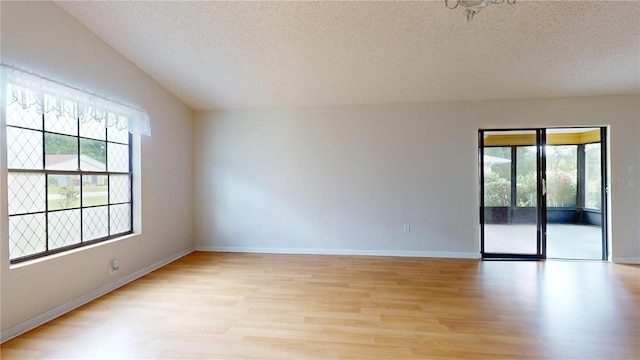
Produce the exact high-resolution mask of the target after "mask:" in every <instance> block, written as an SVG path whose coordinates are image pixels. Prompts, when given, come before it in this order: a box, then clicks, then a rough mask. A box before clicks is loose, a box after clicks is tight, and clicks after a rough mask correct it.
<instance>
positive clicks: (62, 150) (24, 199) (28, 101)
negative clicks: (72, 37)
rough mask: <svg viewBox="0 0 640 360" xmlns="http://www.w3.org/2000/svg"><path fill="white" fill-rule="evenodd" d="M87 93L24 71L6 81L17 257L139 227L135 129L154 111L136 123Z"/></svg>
mask: <svg viewBox="0 0 640 360" xmlns="http://www.w3.org/2000/svg"><path fill="white" fill-rule="evenodd" d="M12 75H16V74H15V73H12ZM23 75H24V76H26V80H25V78H23V77H21V76H23ZM12 79H15V82H12V81H11V80H12ZM22 83H25V84H27V85H26V86H23V85H22ZM58 93H59V94H60V95H58ZM85 95H87V94H86V93H81V92H80V91H79V90H76V89H73V88H69V89H67V88H66V87H65V86H64V85H62V84H59V83H53V82H51V81H49V80H47V79H44V78H41V77H33V76H31V75H30V74H22V73H21V72H18V74H17V76H16V77H13V78H11V77H10V79H9V80H8V81H7V82H6V98H5V99H2V100H4V101H5V107H4V109H5V113H4V119H5V124H6V127H5V130H6V144H7V146H6V161H7V168H6V169H7V203H8V209H7V210H8V216H9V257H10V260H11V262H12V263H16V262H20V261H24V260H28V259H33V258H37V257H41V256H45V255H48V254H52V253H56V252H60V251H64V250H68V249H72V248H77V247H81V246H84V245H89V244H93V243H96V242H100V241H104V240H108V239H112V238H116V237H119V236H122V235H125V234H129V233H132V231H133V201H132V199H133V190H132V189H133V187H132V179H133V172H132V159H131V158H132V146H131V139H132V136H131V134H130V130H131V126H133V127H134V128H138V129H143V131H140V132H139V133H145V134H147V135H148V134H149V126H148V117H146V113H144V114H143V115H144V116H142V117H141V119H142V122H138V123H136V122H135V121H131V119H130V118H128V117H127V113H126V112H122V111H120V112H114V111H113V109H114V108H115V109H116V110H122V109H123V108H124V107H125V105H121V104H114V105H113V106H112V105H111V104H110V103H109V102H108V101H105V99H98V101H96V99H95V97H94V95H92V94H89V97H88V100H86V101H83V100H85V99H84V98H83V96H85ZM125 110H126V109H125ZM132 113H133V112H132Z"/></svg>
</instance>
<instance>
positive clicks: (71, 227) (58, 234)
mask: <svg viewBox="0 0 640 360" xmlns="http://www.w3.org/2000/svg"><path fill="white" fill-rule="evenodd" d="M80 241H81V238H80V210H79V209H76V210H66V211H54V212H50V213H49V250H54V249H57V248H61V247H65V246H69V245H74V244H78V243H80Z"/></svg>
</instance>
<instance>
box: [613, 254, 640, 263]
mask: <svg viewBox="0 0 640 360" xmlns="http://www.w3.org/2000/svg"><path fill="white" fill-rule="evenodd" d="M611 260H612V261H613V262H614V263H616V264H640V257H619V256H614V257H612V258H611Z"/></svg>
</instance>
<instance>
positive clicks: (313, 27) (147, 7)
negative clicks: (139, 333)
mask: <svg viewBox="0 0 640 360" xmlns="http://www.w3.org/2000/svg"><path fill="white" fill-rule="evenodd" d="M56 3H57V4H58V5H59V6H60V7H61V8H62V9H64V10H65V11H66V12H67V13H69V14H70V15H71V16H73V17H74V18H76V19H77V20H78V21H80V22H81V23H82V24H84V25H85V26H86V27H87V28H89V29H90V30H91V31H92V32H94V33H95V34H97V35H98V36H99V37H100V38H102V39H103V40H104V41H106V42H107V43H108V44H109V45H111V46H112V47H113V48H115V49H116V50H117V51H119V52H120V53H122V54H123V55H124V56H126V57H127V58H129V59H130V60H131V61H132V62H133V63H135V64H136V65H137V66H139V67H140V68H141V69H142V70H143V71H145V72H146V73H148V74H149V75H151V76H152V77H153V78H155V79H156V80H157V81H158V82H160V83H161V84H162V85H164V86H165V87H166V88H167V89H168V90H169V91H171V92H172V93H174V94H175V95H176V96H177V97H179V98H180V99H182V100H183V101H184V102H185V103H186V104H187V105H189V106H191V107H192V108H194V109H224V108H255V107H282V106H314V105H338V104H373V103H390V102H414V101H440V100H482V99H516V98H517V99H523V98H542V97H568V96H588V95H619V94H633V95H637V94H640V1H611V2H606V1H546V2H543V1H523V0H518V2H517V3H516V4H515V5H507V4H506V3H504V4H501V5H492V6H490V7H488V8H487V9H485V10H483V11H482V12H481V13H480V14H478V15H477V16H476V17H475V18H474V19H473V20H472V21H467V20H466V18H465V16H464V15H463V13H462V10H460V9H456V10H448V9H446V8H445V6H444V3H443V2H441V1H418V2H208V1H205V2H192V1H187V2H175V1H174V2H159V1H151V2H137V1H126V2H120V1H99V2H98V1H96V2H93V1H91V2H90V1H79V2H66V1H57V2H56Z"/></svg>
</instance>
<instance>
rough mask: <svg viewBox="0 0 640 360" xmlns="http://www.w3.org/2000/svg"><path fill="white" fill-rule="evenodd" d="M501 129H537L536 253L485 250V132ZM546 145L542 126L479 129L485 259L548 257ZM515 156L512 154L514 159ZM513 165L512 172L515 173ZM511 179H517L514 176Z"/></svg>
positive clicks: (481, 249)
mask: <svg viewBox="0 0 640 360" xmlns="http://www.w3.org/2000/svg"><path fill="white" fill-rule="evenodd" d="M500 131H505V132H509V131H535V133H536V144H535V146H536V174H537V176H536V185H537V189H538V190H537V191H536V193H537V197H536V199H537V205H536V234H537V236H536V238H537V239H536V253H535V254H519V253H489V252H486V251H485V231H484V224H485V214H484V210H485V206H484V148H485V146H484V134H485V132H500ZM545 145H546V131H545V129H540V128H516V129H513V128H511V129H480V130H479V131H478V157H479V161H478V164H479V166H478V172H479V174H480V176H479V181H480V184H479V186H480V253H481V256H482V258H483V259H518V260H543V259H545V258H546V235H547V227H546V226H547V213H546V203H547V201H546V199H547V197H546V191H540V189H543V186H544V187H546V172H545V171H544V169H545V164H546V162H545V161H546V160H545V157H544V156H543V151H544V150H545ZM513 159H514V157H513V156H512V161H513ZM514 167H515V166H513V165H512V174H513V173H514V171H515V170H514ZM511 181H512V182H513V181H516V179H515V178H512V179H511ZM541 204H542V205H541Z"/></svg>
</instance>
